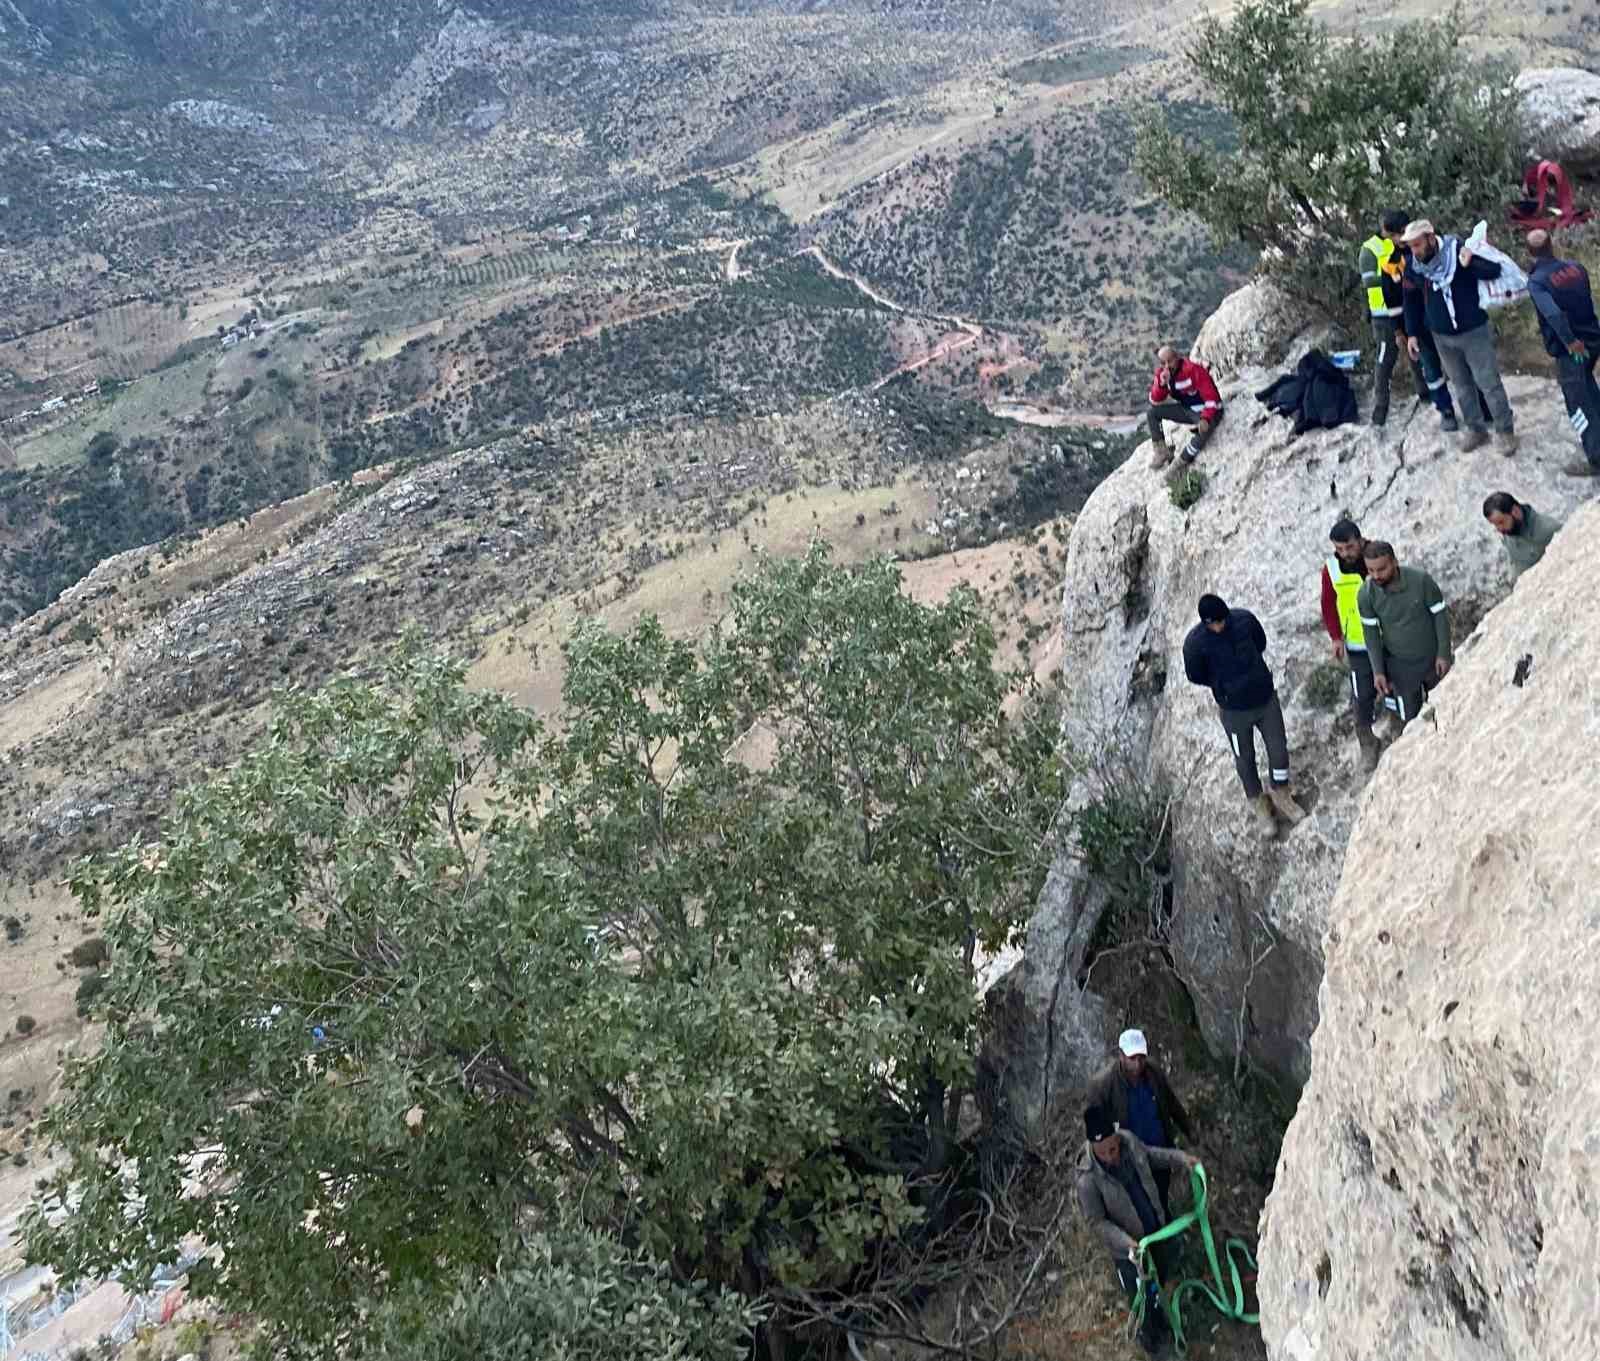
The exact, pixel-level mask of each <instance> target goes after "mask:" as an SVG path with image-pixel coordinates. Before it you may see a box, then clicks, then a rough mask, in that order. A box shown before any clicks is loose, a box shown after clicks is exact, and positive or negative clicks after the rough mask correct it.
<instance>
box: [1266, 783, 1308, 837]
mask: <svg viewBox="0 0 1600 1361" xmlns="http://www.w3.org/2000/svg"><path fill="white" fill-rule="evenodd" d="M1267 799H1268V801H1269V802H1270V803H1271V804H1272V806H1273V808H1274V809H1276V810H1277V812H1278V815H1279V816H1280V817H1281V818H1282V819H1283V820H1284V821H1285V822H1287V823H1288V824H1289V825H1290V826H1291V827H1293V826H1294V824H1295V823H1297V822H1304V821H1305V816H1306V810H1305V809H1304V808H1302V807H1301V806H1300V805H1299V804H1298V803H1296V802H1295V801H1294V791H1293V790H1292V789H1290V788H1289V786H1288V785H1286V784H1275V785H1271V786H1269V787H1268V789H1267Z"/></svg>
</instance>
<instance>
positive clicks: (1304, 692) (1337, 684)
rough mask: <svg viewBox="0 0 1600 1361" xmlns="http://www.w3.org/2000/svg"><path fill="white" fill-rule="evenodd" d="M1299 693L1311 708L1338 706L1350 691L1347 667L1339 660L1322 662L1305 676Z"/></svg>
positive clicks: (1332, 707) (1334, 707)
mask: <svg viewBox="0 0 1600 1361" xmlns="http://www.w3.org/2000/svg"><path fill="white" fill-rule="evenodd" d="M1300 693H1301V696H1302V698H1304V700H1305V702H1306V703H1307V704H1309V705H1310V706H1311V707H1312V708H1313V709H1337V708H1339V707H1340V706H1342V705H1343V704H1344V701H1345V696H1347V695H1348V694H1349V693H1350V671H1349V668H1348V667H1346V666H1344V665H1343V664H1341V663H1339V662H1324V663H1323V664H1322V665H1321V666H1319V667H1317V668H1316V669H1315V670H1314V671H1313V672H1312V673H1311V674H1310V675H1309V676H1307V677H1306V679H1305V682H1304V684H1303V685H1302V686H1301V688H1300Z"/></svg>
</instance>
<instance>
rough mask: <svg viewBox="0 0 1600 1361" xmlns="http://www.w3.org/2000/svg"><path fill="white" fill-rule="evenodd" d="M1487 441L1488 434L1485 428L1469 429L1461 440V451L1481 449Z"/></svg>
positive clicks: (1465, 452)
mask: <svg viewBox="0 0 1600 1361" xmlns="http://www.w3.org/2000/svg"><path fill="white" fill-rule="evenodd" d="M1488 442H1489V434H1488V432H1487V431H1485V430H1469V431H1467V437H1466V439H1464V440H1462V441H1461V452H1462V453H1464V454H1470V453H1471V452H1472V451H1473V450H1474V449H1481V448H1483V446H1484V445H1486V444H1487V443H1488Z"/></svg>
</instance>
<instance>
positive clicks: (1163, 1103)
mask: <svg viewBox="0 0 1600 1361" xmlns="http://www.w3.org/2000/svg"><path fill="white" fill-rule="evenodd" d="M1149 1056H1150V1045H1149V1043H1148V1041H1146V1039H1145V1037H1144V1031H1142V1030H1124V1031H1123V1032H1122V1034H1121V1036H1120V1037H1119V1038H1118V1040H1117V1056H1116V1058H1114V1059H1113V1060H1112V1061H1111V1063H1110V1065H1109V1066H1108V1067H1107V1068H1106V1069H1105V1070H1104V1071H1103V1072H1101V1073H1100V1074H1099V1076H1097V1077H1096V1078H1095V1079H1094V1081H1093V1082H1091V1083H1090V1084H1089V1104H1090V1105H1091V1106H1103V1107H1105V1109H1106V1110H1108V1111H1109V1112H1110V1113H1111V1118H1112V1119H1114V1120H1115V1121H1116V1122H1117V1125H1118V1127H1119V1128H1121V1129H1126V1130H1131V1131H1133V1133H1135V1134H1137V1135H1138V1136H1139V1141H1140V1142H1141V1143H1142V1144H1143V1145H1144V1146H1145V1147H1146V1148H1171V1147H1172V1146H1173V1144H1174V1143H1175V1142H1176V1140H1175V1139H1174V1138H1173V1135H1174V1133H1182V1135H1183V1137H1184V1138H1185V1139H1193V1138H1194V1130H1193V1129H1192V1128H1191V1127H1190V1125H1189V1112H1188V1111H1186V1110H1184V1108H1183V1102H1181V1101H1179V1100H1178V1094H1177V1093H1176V1092H1175V1091H1173V1090H1172V1084H1171V1083H1170V1082H1168V1081H1167V1075H1166V1074H1165V1073H1163V1072H1162V1071H1161V1069H1159V1068H1158V1067H1156V1065H1155V1064H1153V1063H1151V1062H1150V1057H1149ZM1152 1171H1153V1172H1154V1174H1155V1179H1156V1190H1157V1191H1159V1192H1160V1193H1161V1207H1162V1209H1164V1210H1166V1212H1167V1213H1168V1215H1170V1214H1171V1213H1172V1202H1171V1201H1170V1200H1169V1199H1168V1198H1167V1189H1168V1183H1169V1182H1171V1180H1172V1172H1171V1171H1170V1170H1169V1169H1167V1168H1164V1167H1154V1168H1152Z"/></svg>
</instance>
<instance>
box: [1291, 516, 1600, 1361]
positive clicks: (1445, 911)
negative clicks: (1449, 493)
mask: <svg viewBox="0 0 1600 1361" xmlns="http://www.w3.org/2000/svg"><path fill="white" fill-rule="evenodd" d="M1596 562H1600V505H1597V504H1591V505H1589V506H1586V507H1585V508H1584V509H1583V510H1582V511H1581V512H1580V513H1579V514H1577V515H1576V516H1574V517H1573V519H1572V520H1571V521H1569V523H1568V525H1567V527H1566V528H1565V529H1564V530H1563V531H1562V532H1561V533H1560V534H1559V535H1558V536H1557V537H1556V539H1555V541H1554V543H1553V544H1552V545H1551V548H1550V550H1549V552H1548V553H1547V554H1546V555H1545V558H1544V561H1543V562H1541V563H1540V564H1539V565H1538V566H1537V567H1535V568H1533V569H1532V570H1531V571H1529V572H1528V573H1527V574H1526V575H1525V576H1524V577H1523V578H1522V580H1521V581H1519V582H1518V583H1517V588H1516V590H1515V592H1513V594H1512V595H1511V597H1510V598H1509V599H1508V600H1507V601H1505V602H1504V603H1503V604H1502V605H1500V606H1499V608H1497V609H1496V610H1495V611H1494V613H1493V614H1491V615H1490V616H1489V617H1488V618H1487V619H1486V620H1485V621H1484V623H1483V625H1482V626H1481V627H1480V629H1479V630H1478V633H1477V636H1476V638H1475V640H1474V646H1473V647H1472V648H1471V649H1470V651H1468V652H1467V653H1466V654H1465V655H1464V656H1463V658H1462V662H1461V665H1460V666H1459V668H1458V669H1457V670H1456V672H1455V673H1454V674H1453V675H1452V676H1451V678H1450V681H1449V683H1448V684H1447V685H1444V686H1441V687H1440V690H1439V692H1438V696H1437V698H1436V700H1435V703H1434V705H1433V711H1432V712H1433V721H1432V722H1431V723H1429V724H1428V725H1427V729H1426V730H1425V731H1423V732H1421V733H1419V734H1418V735H1417V740H1412V739H1410V738H1409V737H1408V738H1407V739H1406V740H1405V741H1403V742H1401V743H1400V745H1399V746H1398V747H1397V748H1396V749H1395V750H1394V751H1392V752H1391V753H1390V754H1389V756H1388V757H1387V758H1386V760H1385V762H1384V765H1383V767H1382V768H1381V769H1380V770H1379V772H1378V774H1377V775H1376V776H1375V777H1374V779H1373V781H1372V785H1371V788H1370V790H1369V791H1368V792H1367V794H1366V796H1365V797H1364V798H1363V799H1362V800H1361V804H1360V817H1359V821H1358V823H1357V825H1356V828H1355V832H1354V834H1353V836H1352V838H1351V842H1350V849H1349V854H1348V856H1347V857H1346V860H1345V868H1344V875H1343V878H1342V879H1341V880H1340V883H1339V888H1338V892H1337V894H1336V895H1335V897H1334V899H1333V902H1332V904H1331V906H1330V908H1329V910H1328V911H1327V913H1326V917H1327V923H1328V930H1327V936H1326V944H1325V950H1326V963H1327V972H1326V977H1325V979H1324V982H1323V984H1322V990H1321V1018H1322V1019H1321V1024H1320V1025H1319V1027H1318V1029H1317V1033H1316V1038H1315V1041H1314V1043H1313V1045H1312V1065H1311V1082H1310V1085H1309V1086H1308V1087H1307V1088H1306V1090H1305V1092H1304V1094H1303V1095H1302V1097H1301V1101H1300V1107H1299V1111H1298V1113H1297V1114H1296V1116H1295V1119H1294V1122H1293V1124H1292V1125H1291V1126H1290V1129H1289V1135H1288V1138H1287V1140H1286V1142H1285V1144H1284V1147H1283V1152H1282V1157H1281V1160H1280V1163H1279V1168H1278V1177H1277V1181H1276V1186H1275V1189H1274V1190H1273V1193H1272V1196H1271V1199H1270V1200H1269V1202H1268V1205H1267V1211H1266V1214H1265V1216H1264V1220H1263V1230H1264V1231H1263V1235H1262V1240H1261V1279H1260V1292H1261V1304H1262V1309H1261V1317H1262V1330H1263V1332H1264V1334H1265V1336H1266V1339H1267V1342H1268V1346H1269V1350H1270V1353H1271V1355H1272V1356H1273V1357H1274V1358H1275V1361H1335V1359H1337V1361H1390V1358H1395V1357H1416V1358H1448V1361H1490V1359H1491V1358H1492V1359H1493V1361H1510V1359H1511V1358H1517V1359H1518V1361H1522V1359H1523V1358H1529V1359H1531V1358H1535V1357H1539V1358H1546V1357H1548V1358H1563V1361H1566V1359H1569V1358H1570V1359H1573V1361H1575V1359H1576V1358H1579V1357H1594V1356H1600V1250H1597V1249H1596V1244H1595V1231H1596V1225H1597V1224H1600V1066H1597V1065H1596V1063H1595V1060H1594V1055H1593V1054H1592V1053H1591V1052H1590V1046H1591V1045H1592V1044H1593V1039H1594V1029H1595V1017H1596V997H1597V978H1600V838H1597V836H1596V828H1597V826H1600V597H1597V596H1596V593H1595V589H1594V571H1595V564H1596Z"/></svg>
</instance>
